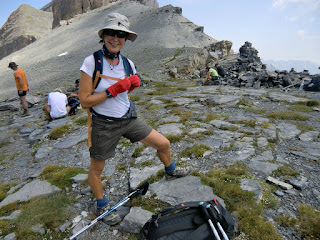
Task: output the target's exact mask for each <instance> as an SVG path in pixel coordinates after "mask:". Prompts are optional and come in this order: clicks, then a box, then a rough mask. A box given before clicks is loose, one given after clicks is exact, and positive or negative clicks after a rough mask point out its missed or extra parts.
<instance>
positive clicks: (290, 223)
mask: <svg viewBox="0 0 320 240" xmlns="http://www.w3.org/2000/svg"><path fill="white" fill-rule="evenodd" d="M277 222H278V223H279V224H280V226H282V227H291V228H293V227H295V226H296V225H297V224H298V219H296V218H293V217H290V216H287V215H278V216H277Z"/></svg>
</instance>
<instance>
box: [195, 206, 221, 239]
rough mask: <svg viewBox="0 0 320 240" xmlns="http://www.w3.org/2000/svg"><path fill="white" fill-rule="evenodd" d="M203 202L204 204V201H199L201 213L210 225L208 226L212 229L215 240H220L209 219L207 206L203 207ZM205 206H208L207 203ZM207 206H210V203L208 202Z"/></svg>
mask: <svg viewBox="0 0 320 240" xmlns="http://www.w3.org/2000/svg"><path fill="white" fill-rule="evenodd" d="M203 204H204V202H200V203H199V205H200V206H201V210H202V213H203V215H204V218H205V219H206V220H208V222H209V225H210V227H211V229H212V231H213V234H214V236H215V238H216V240H221V238H220V236H219V234H218V232H217V230H216V228H215V227H214V225H213V223H212V221H211V219H210V216H209V214H208V210H207V207H205V206H204V205H203ZM207 206H208V205H207ZM209 206H210V204H209Z"/></svg>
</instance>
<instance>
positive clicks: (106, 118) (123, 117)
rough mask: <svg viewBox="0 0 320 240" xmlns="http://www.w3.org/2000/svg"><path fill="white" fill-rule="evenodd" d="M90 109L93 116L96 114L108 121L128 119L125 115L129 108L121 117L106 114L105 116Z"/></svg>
mask: <svg viewBox="0 0 320 240" xmlns="http://www.w3.org/2000/svg"><path fill="white" fill-rule="evenodd" d="M91 111H92V115H93V116H96V117H98V118H101V119H103V120H106V121H108V122H113V121H123V120H126V119H128V118H127V115H128V113H129V111H130V109H129V110H128V112H126V113H125V114H124V115H123V116H122V117H121V118H115V117H108V116H105V115H102V114H99V113H97V112H96V111H94V110H93V109H91Z"/></svg>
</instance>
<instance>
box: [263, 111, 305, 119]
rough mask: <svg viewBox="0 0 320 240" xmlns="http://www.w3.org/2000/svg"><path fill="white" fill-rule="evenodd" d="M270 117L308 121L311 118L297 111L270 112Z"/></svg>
mask: <svg viewBox="0 0 320 240" xmlns="http://www.w3.org/2000/svg"><path fill="white" fill-rule="evenodd" d="M266 117H268V118H273V119H279V120H296V121H306V120H308V119H309V118H308V117H307V116H305V115H302V114H300V113H295V112H286V111H280V112H270V113H268V114H267V115H266Z"/></svg>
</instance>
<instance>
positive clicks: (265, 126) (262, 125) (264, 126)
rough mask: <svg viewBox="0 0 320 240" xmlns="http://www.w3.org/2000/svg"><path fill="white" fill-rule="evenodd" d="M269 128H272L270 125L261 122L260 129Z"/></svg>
mask: <svg viewBox="0 0 320 240" xmlns="http://www.w3.org/2000/svg"><path fill="white" fill-rule="evenodd" d="M271 126H272V123H270V122H267V121H263V122H262V123H261V127H262V128H269V127H271Z"/></svg>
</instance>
